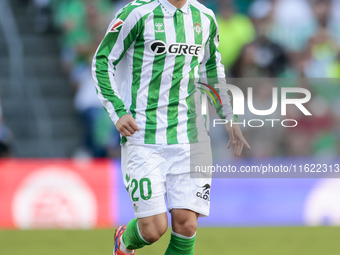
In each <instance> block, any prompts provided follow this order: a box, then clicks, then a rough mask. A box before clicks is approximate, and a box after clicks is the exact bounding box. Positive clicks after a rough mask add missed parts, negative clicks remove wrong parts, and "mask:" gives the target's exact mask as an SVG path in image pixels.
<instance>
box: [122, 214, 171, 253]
mask: <svg viewBox="0 0 340 255" xmlns="http://www.w3.org/2000/svg"><path fill="white" fill-rule="evenodd" d="M167 225H168V222H167V216H166V213H164V214H160V215H155V216H151V217H146V218H141V219H138V220H137V219H133V220H131V221H130V222H129V223H128V225H127V226H126V229H125V230H123V233H122V234H121V237H120V239H119V247H118V249H119V250H120V251H122V252H123V254H134V253H133V252H134V250H136V249H140V248H143V247H144V246H145V245H150V244H152V243H154V242H156V241H157V240H158V239H159V238H160V237H161V236H162V235H163V234H164V233H165V231H166V229H167Z"/></svg>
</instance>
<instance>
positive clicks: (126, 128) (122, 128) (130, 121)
mask: <svg viewBox="0 0 340 255" xmlns="http://www.w3.org/2000/svg"><path fill="white" fill-rule="evenodd" d="M116 128H117V130H118V132H119V133H120V134H121V135H122V136H132V135H133V134H134V133H136V131H139V130H140V128H139V127H138V125H137V122H136V120H135V119H134V118H133V117H132V116H131V115H129V114H125V115H124V116H122V117H121V118H120V119H119V120H118V122H117V124H116Z"/></svg>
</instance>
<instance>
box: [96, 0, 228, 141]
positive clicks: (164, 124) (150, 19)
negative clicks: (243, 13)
mask: <svg viewBox="0 0 340 255" xmlns="http://www.w3.org/2000/svg"><path fill="white" fill-rule="evenodd" d="M218 38H219V35H218V26H217V22H216V19H215V16H214V14H213V12H212V11H211V10H209V9H207V8H206V7H204V6H203V5H202V4H200V3H198V2H197V1H196V0H187V2H186V4H185V5H184V6H183V7H182V8H181V9H176V7H174V6H173V5H172V4H170V3H169V2H168V1H167V0H136V1H134V2H131V3H129V4H128V5H127V6H125V7H124V8H123V9H121V10H120V11H119V12H118V13H117V14H116V16H115V18H114V20H113V21H112V22H111V24H110V26H109V28H108V30H107V33H106V36H105V38H104V39H103V41H102V43H101V44H100V46H99V48H98V50H97V52H96V55H95V57H94V59H93V65H92V73H93V77H94V80H95V84H96V89H97V93H98V97H99V99H100V100H101V102H102V104H103V106H104V107H105V108H106V110H107V111H108V113H109V114H110V117H111V119H112V121H113V122H114V123H115V124H116V123H117V121H118V120H119V118H121V117H122V116H123V115H125V114H130V115H132V116H133V117H134V118H135V119H136V122H137V124H138V126H139V127H140V128H141V130H140V131H139V132H137V133H135V134H134V135H133V136H131V137H127V139H128V141H129V142H131V143H135V144H177V143H194V142H201V141H209V136H208V134H207V130H206V125H205V117H204V116H203V115H202V113H201V92H200V90H199V89H197V88H196V87H195V82H194V80H195V79H196V80H197V79H207V78H215V79H217V78H223V79H224V78H225V74H224V67H223V65H222V64H221V56H220V53H219V52H218V44H219V39H218ZM216 83H217V82H216ZM209 85H213V84H209ZM218 92H219V96H220V98H221V101H222V105H223V106H222V105H221V104H220V103H219V100H216V102H217V106H216V108H217V109H216V110H217V112H218V114H219V116H220V117H221V118H224V119H229V120H231V119H233V114H232V107H231V104H230V98H229V96H228V94H227V89H225V90H224V89H220V90H218ZM214 96H216V95H214ZM216 98H217V96H216ZM123 141H126V139H125V138H123Z"/></svg>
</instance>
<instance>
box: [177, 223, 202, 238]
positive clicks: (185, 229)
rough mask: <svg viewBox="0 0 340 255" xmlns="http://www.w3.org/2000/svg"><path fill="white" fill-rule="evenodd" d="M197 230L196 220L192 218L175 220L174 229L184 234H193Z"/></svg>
mask: <svg viewBox="0 0 340 255" xmlns="http://www.w3.org/2000/svg"><path fill="white" fill-rule="evenodd" d="M196 230H197V221H196V220H192V219H184V220H180V221H177V222H176V227H175V229H174V231H175V232H176V233H178V234H181V235H184V236H193V235H195V233H196Z"/></svg>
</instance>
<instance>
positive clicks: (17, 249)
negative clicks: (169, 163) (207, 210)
mask: <svg viewBox="0 0 340 255" xmlns="http://www.w3.org/2000/svg"><path fill="white" fill-rule="evenodd" d="M191 1H194V0H191ZM128 2H129V1H127V0H120V1H118V0H117V1H111V0H0V157H2V158H3V159H1V160H0V229H2V230H1V231H0V254H23V253H27V254H31V253H32V254H43V253H45V254H46V253H47V254H80V253H82V254H93V253H97V254H107V253H108V254H110V252H111V251H110V250H111V247H112V235H113V231H111V230H106V229H105V228H112V227H114V226H117V225H119V224H122V223H126V222H127V221H128V220H129V219H130V218H132V217H133V210H132V206H131V204H130V200H129V197H128V194H127V192H126V190H125V187H124V186H123V183H122V181H121V180H122V176H121V174H120V160H119V157H120V146H119V134H118V132H117V131H116V129H115V127H114V125H113V124H112V123H111V121H110V119H109V118H108V116H107V113H106V112H105V110H103V108H102V107H101V105H100V103H99V100H97V97H96V93H95V89H94V86H93V81H92V77H91V74H90V61H91V59H92V57H93V54H94V51H95V50H96V48H97V46H98V44H99V42H100V41H101V38H102V36H103V34H104V32H105V30H106V27H107V25H108V24H109V22H110V20H111V19H112V18H113V15H114V13H115V12H116V11H118V10H119V9H120V8H121V7H123V6H124V5H125V4H127V3H128ZM202 2H203V3H204V4H206V5H207V6H208V7H209V8H211V9H213V10H214V11H215V12H216V13H217V14H218V16H217V19H218V23H219V26H220V41H221V45H220V52H221V54H222V57H223V61H224V63H223V64H224V65H225V67H226V73H227V76H228V81H230V82H231V83H232V82H234V83H233V84H235V85H239V87H240V88H241V89H242V90H243V91H244V92H245V91H246V87H247V85H248V86H249V84H252V86H253V87H254V91H255V92H254V104H255V106H257V107H259V108H262V109H267V108H268V106H270V105H271V102H272V101H271V100H272V97H271V96H272V94H271V88H272V87H284V86H299V87H304V88H307V89H308V90H310V91H311V92H312V98H313V100H312V101H311V102H310V104H309V105H308V108H309V109H311V111H312V113H313V117H312V118H311V117H305V116H301V115H300V114H299V113H298V112H296V109H288V116H289V117H291V118H294V119H297V120H298V122H299V125H298V127H296V128H293V129H289V130H287V129H283V128H279V127H278V128H275V129H273V128H270V127H266V126H265V127H263V128H261V129H255V128H244V132H245V136H246V137H247V139H248V142H249V143H250V144H251V145H252V148H253V149H252V150H251V151H247V152H246V153H245V157H244V158H243V159H235V158H234V157H233V155H232V152H230V151H227V150H226V148H225V144H226V143H221V142H220V141H221V140H223V139H224V140H225V141H227V140H228V137H227V134H226V132H225V131H224V130H223V129H222V128H221V129H216V130H214V132H211V137H212V144H213V153H214V157H215V159H216V160H219V162H222V163H224V164H226V165H228V164H229V163H232V162H237V164H242V162H243V163H244V164H247V163H246V162H248V160H249V159H255V160H260V161H261V162H270V160H273V159H275V160H276V161H277V162H279V164H288V163H289V164H290V162H291V161H292V160H300V162H305V163H309V162H310V161H311V160H314V159H320V158H321V159H331V160H333V161H335V162H340V160H339V159H340V157H339V154H340V111H339V109H340V50H339V49H340V25H339V24H340V1H337V0H333V1H332V0H234V1H232V0H224V1H223V0H220V1H217V0H210V1H207V0H205V1H203V0H202ZM255 83H256V86H255V85H254V84H255ZM248 117H249V116H248ZM273 117H274V116H273ZM276 117H277V118H280V117H278V116H276ZM244 118H247V116H245V117H244ZM211 202H212V203H211V204H212V206H211V216H210V217H209V218H205V219H200V220H199V224H200V226H201V227H205V229H203V230H201V231H200V232H199V235H198V242H197V249H196V254H211V253H221V254H338V251H339V249H340V244H339V242H338V240H337V239H336V236H339V234H340V229H339V228H336V227H331V226H339V225H340V179H337V178H333V179H332V178H327V179H326V178H324V179H316V178H305V179H301V178H300V179H299V178H291V179H278V178H276V179H246V178H240V179H230V178H229V179H228V178H224V179H214V180H213V190H212V196H211ZM311 226H313V227H311ZM316 226H327V227H316ZM18 229H20V230H18ZM37 229H38V230H37ZM39 229H40V230H39ZM41 229H43V231H42V230H41ZM46 229H49V230H46ZM51 229H52V230H51ZM56 229H58V230H56ZM64 229H83V230H81V231H80V230H72V231H70V230H69V231H66V230H64ZM167 241H168V240H167V237H164V238H162V240H161V242H160V243H159V244H157V245H155V246H152V247H149V248H148V249H147V250H144V251H140V252H139V253H138V254H162V251H163V250H164V248H165V245H166V243H167Z"/></svg>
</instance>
